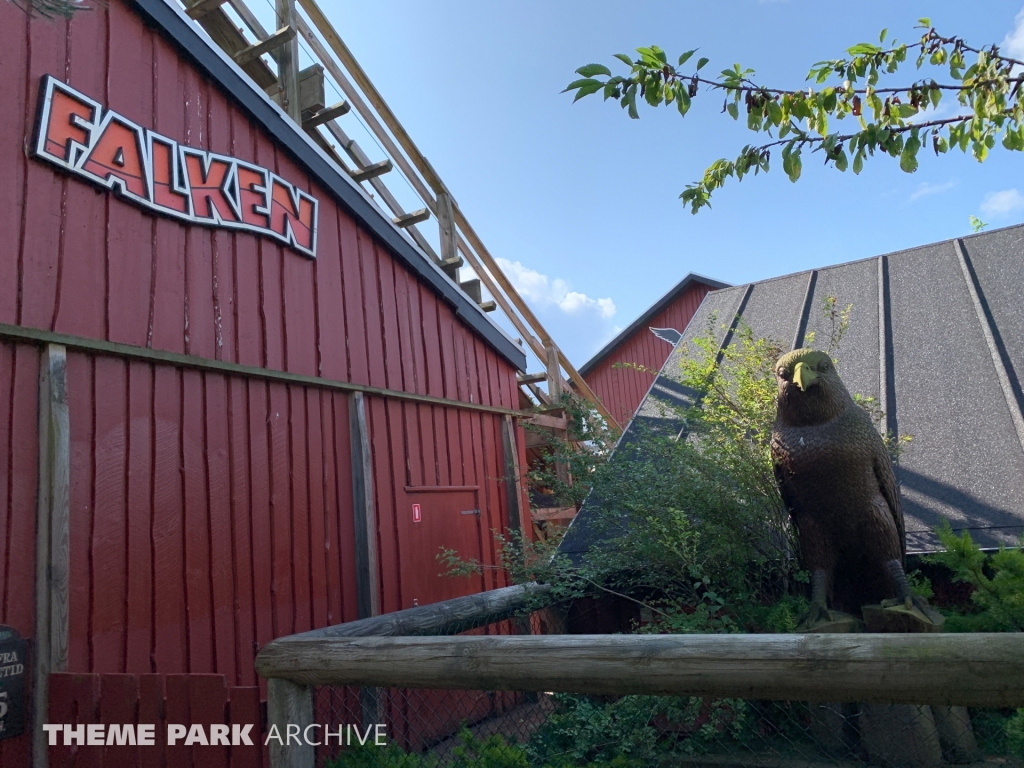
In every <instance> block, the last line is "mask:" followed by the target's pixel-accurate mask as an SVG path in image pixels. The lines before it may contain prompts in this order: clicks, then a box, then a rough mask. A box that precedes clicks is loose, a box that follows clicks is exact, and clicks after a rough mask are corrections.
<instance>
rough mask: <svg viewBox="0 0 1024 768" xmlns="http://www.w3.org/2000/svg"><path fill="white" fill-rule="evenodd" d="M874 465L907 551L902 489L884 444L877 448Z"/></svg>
mask: <svg viewBox="0 0 1024 768" xmlns="http://www.w3.org/2000/svg"><path fill="white" fill-rule="evenodd" d="M874 465H875V479H876V480H878V490H880V491H881V492H882V496H883V497H884V498H885V503H886V504H887V505H888V506H889V512H890V513H891V514H892V519H893V521H894V522H895V523H896V530H897V532H898V533H899V537H900V551H901V552H906V551H907V532H906V528H905V526H904V523H903V510H901V509H900V489H899V486H898V485H897V484H896V475H895V474H894V473H893V471H892V462H891V461H890V460H889V456H888V455H887V452H886V450H885V445H884V444H880V445H879V446H878V448H877V449H876V452H875V459H874Z"/></svg>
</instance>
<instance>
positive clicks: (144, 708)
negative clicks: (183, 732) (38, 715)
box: [4, 674, 270, 768]
mask: <svg viewBox="0 0 1024 768" xmlns="http://www.w3.org/2000/svg"><path fill="white" fill-rule="evenodd" d="M259 696H260V691H259V689H258V688H255V687H251V686H244V687H243V686H229V685H228V684H227V681H226V680H225V679H224V677H223V676H222V675H124V674H105V675H98V674H91V675H83V674H55V675H51V677H50V711H49V717H48V719H47V722H50V723H68V724H71V725H85V724H89V723H102V724H104V725H115V724H116V725H125V724H131V725H137V724H139V723H145V724H150V725H154V726H155V728H154V734H153V735H154V737H155V738H154V744H153V745H152V746H131V745H112V746H109V747H108V746H102V747H100V746H85V745H76V744H72V745H71V746H64V738H63V735H62V734H58V736H57V745H56V746H54V747H51V748H50V750H49V760H50V765H51V766H52V768H71V766H81V765H89V766H94V768H143V766H146V767H148V766H162V765H169V766H170V765H174V766H186V765H202V766H204V767H205V766H208V767H209V768H261V766H266V765H269V764H270V760H269V750H268V749H267V748H266V747H264V746H263V742H264V741H265V740H266V733H265V732H264V730H263V723H262V715H261V712H260V698H259ZM169 723H177V724H179V725H181V724H184V725H186V727H187V726H188V725H189V724H191V723H200V724H203V726H204V728H205V729H206V733H207V734H209V733H210V726H211V725H214V724H219V723H223V724H225V725H228V726H232V725H237V726H239V727H240V730H241V729H244V727H245V726H246V725H251V726H252V728H251V729H250V730H249V731H248V732H247V735H248V737H249V739H250V740H251V741H252V744H253V745H252V746H246V745H244V744H241V745H239V746H237V747H229V746H223V745H221V744H217V745H203V746H198V745H197V746H185V744H184V741H185V740H184V739H183V740H181V741H179V742H178V743H177V744H175V745H173V746H171V745H168V744H167V743H166V736H165V734H166V733H167V725H168V724H169ZM229 738H230V736H229ZM4 765H5V766H6V765H12V766H15V765H18V766H20V765H25V766H27V765H29V762H28V761H27V760H26V761H25V762H23V763H19V762H12V763H7V762H6V761H5V762H4Z"/></svg>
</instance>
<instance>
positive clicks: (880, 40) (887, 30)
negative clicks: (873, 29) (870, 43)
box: [878, 27, 889, 43]
mask: <svg viewBox="0 0 1024 768" xmlns="http://www.w3.org/2000/svg"><path fill="white" fill-rule="evenodd" d="M888 32H889V29H888V27H886V28H885V29H883V30H882V34H880V35H879V36H878V42H880V43H884V42H885V36H886V34H887V33H888Z"/></svg>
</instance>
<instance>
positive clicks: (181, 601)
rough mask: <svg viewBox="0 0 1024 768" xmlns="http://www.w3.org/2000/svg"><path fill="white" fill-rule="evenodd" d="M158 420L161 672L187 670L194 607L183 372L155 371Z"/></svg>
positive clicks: (157, 643) (156, 554) (156, 591)
mask: <svg viewBox="0 0 1024 768" xmlns="http://www.w3.org/2000/svg"><path fill="white" fill-rule="evenodd" d="M153 422H154V429H155V441H154V450H155V453H154V463H153V501H154V508H153V533H152V537H153V562H154V565H155V567H154V571H153V624H154V649H153V658H154V662H155V664H156V668H157V669H160V670H183V669H185V644H186V642H187V637H186V634H185V624H186V621H187V618H186V616H187V612H188V608H187V606H186V604H185V590H184V589H183V588H182V578H181V575H182V573H183V572H184V570H185V553H184V547H183V537H184V533H183V520H182V509H183V504H182V493H183V492H182V477H181V372H179V371H175V370H174V369H172V368H169V367H167V366H156V368H155V370H154V382H153ZM174 722H185V721H182V720H176V721H174Z"/></svg>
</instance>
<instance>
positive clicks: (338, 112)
mask: <svg viewBox="0 0 1024 768" xmlns="http://www.w3.org/2000/svg"><path fill="white" fill-rule="evenodd" d="M350 109H352V105H351V104H349V103H348V102H347V101H339V102H338V103H337V104H333V105H331V106H330V107H324V108H323V109H321V110H319V111H318V112H316V113H315V114H313V115H310V116H309V117H307V118H306V119H305V120H303V121H302V127H303V128H305V129H306V130H309V129H310V128H316V127H317V126H318V125H323V124H324V123H329V122H331V120H337V119H338V118H339V117H341V116H342V115H347V114H348V112H349V110H350Z"/></svg>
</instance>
